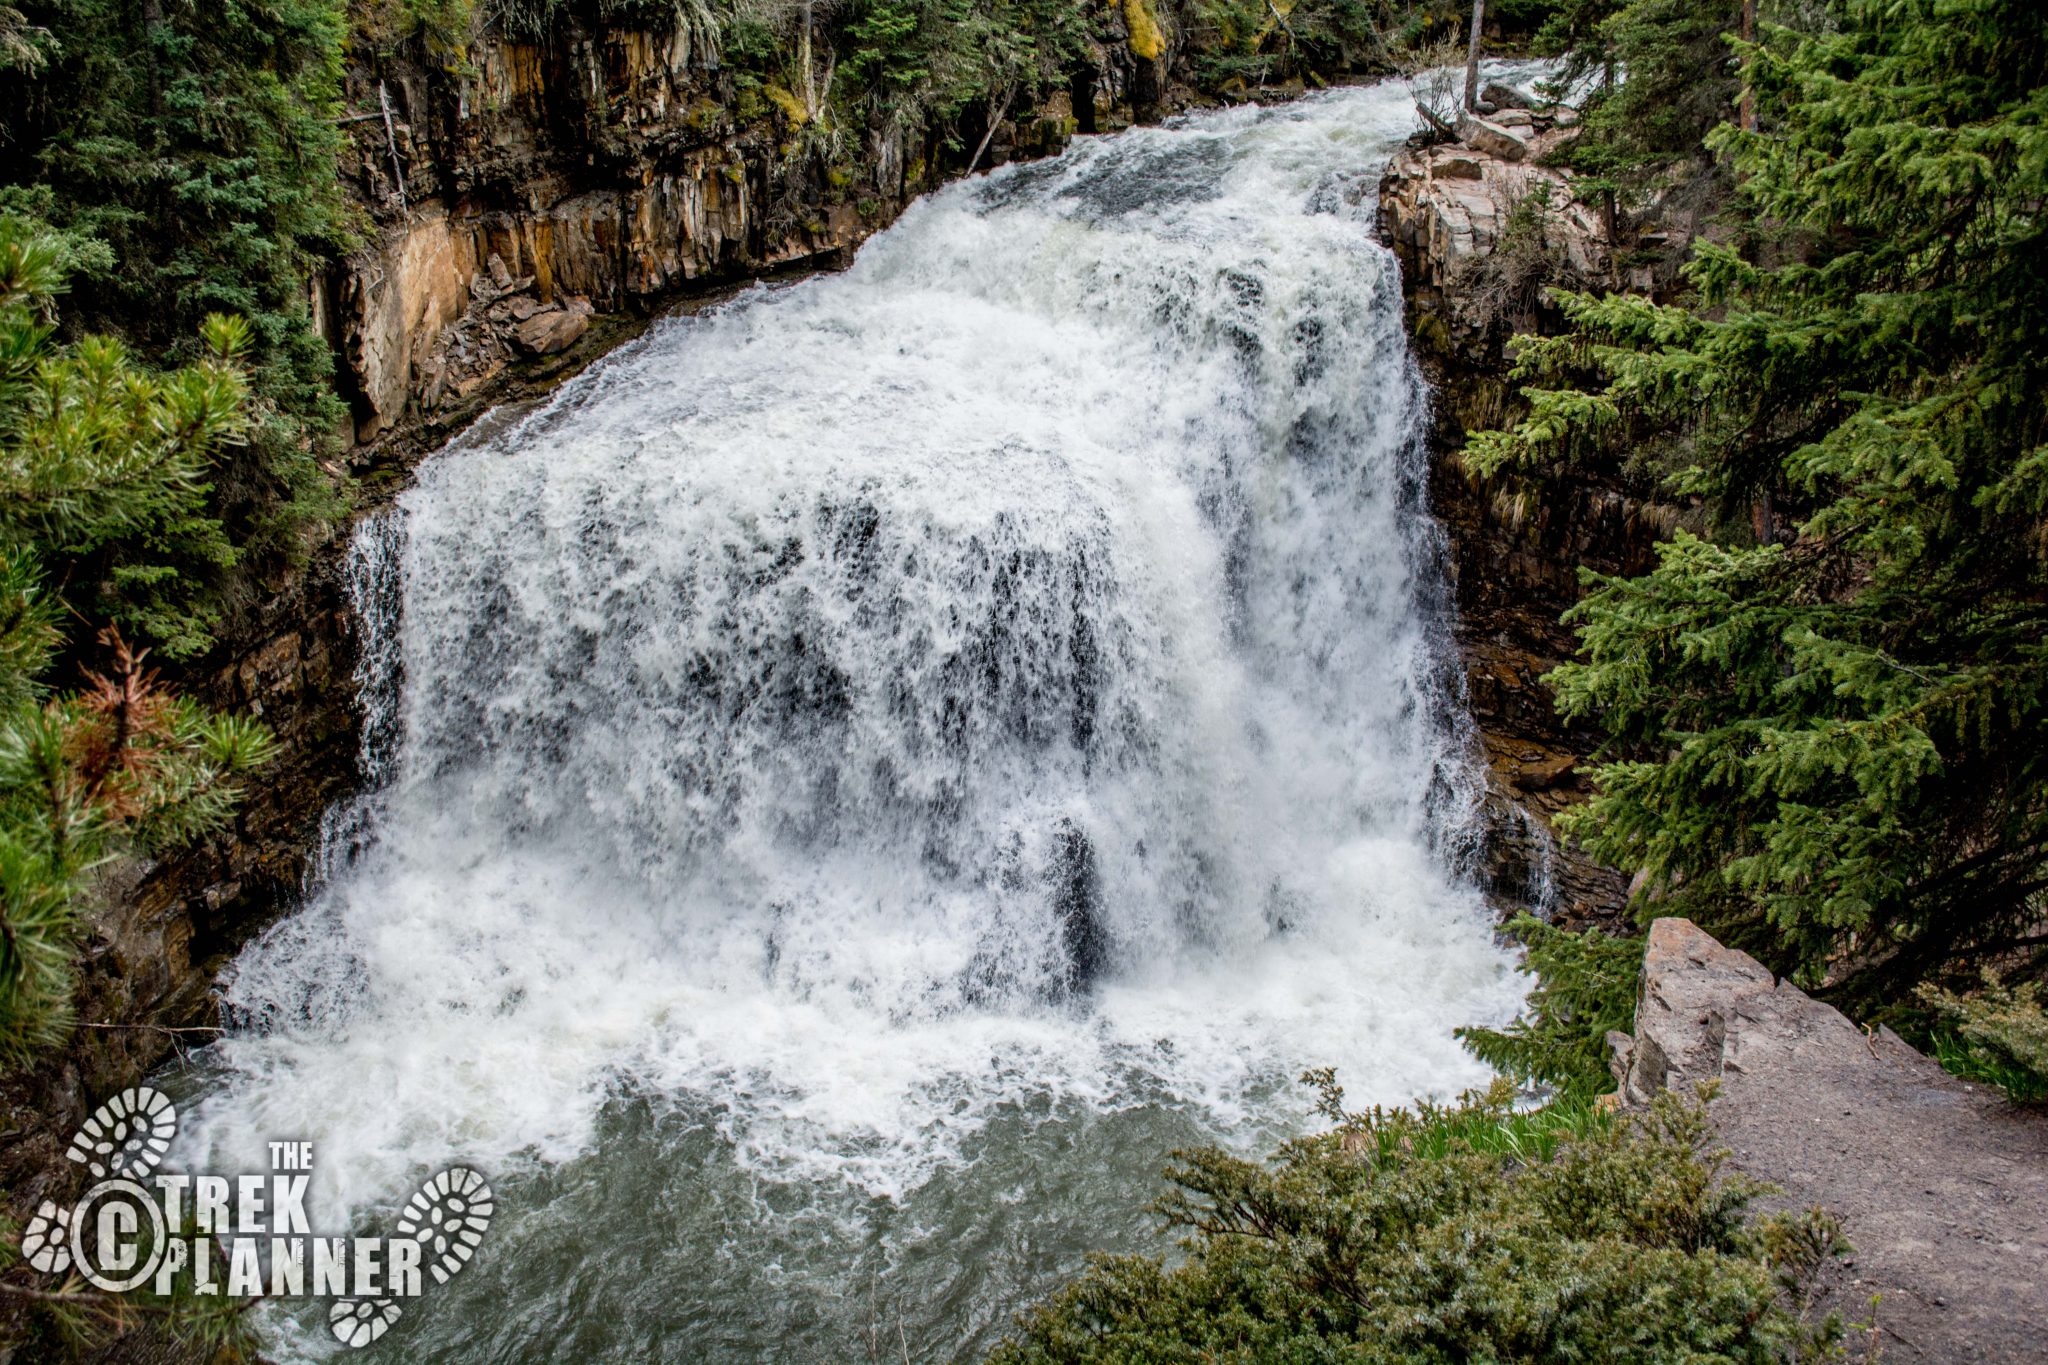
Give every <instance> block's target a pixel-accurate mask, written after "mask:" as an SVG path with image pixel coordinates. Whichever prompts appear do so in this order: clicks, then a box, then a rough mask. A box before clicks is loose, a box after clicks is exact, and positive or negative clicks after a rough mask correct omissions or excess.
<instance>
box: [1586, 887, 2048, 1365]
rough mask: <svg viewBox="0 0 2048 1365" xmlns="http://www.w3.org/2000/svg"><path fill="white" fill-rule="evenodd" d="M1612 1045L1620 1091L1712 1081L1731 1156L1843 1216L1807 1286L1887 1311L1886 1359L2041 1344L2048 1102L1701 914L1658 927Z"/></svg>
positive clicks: (1788, 1199)
mask: <svg viewBox="0 0 2048 1365" xmlns="http://www.w3.org/2000/svg"><path fill="white" fill-rule="evenodd" d="M1610 1042H1612V1043H1614V1044H1615V1067H1616V1070H1617V1072H1618V1073H1619V1075H1620V1076H1621V1078H1622V1095H1623V1098H1624V1101H1625V1102H1626V1103H1628V1104H1631V1105H1639V1104H1643V1103H1646V1102H1647V1101H1648V1100H1649V1099H1650V1097H1652V1096H1653V1095H1655V1094H1656V1093H1657V1092H1659V1091H1662V1090H1678V1091H1690V1090H1692V1089H1693V1088H1694V1087H1695V1086H1696V1085H1697V1084H1699V1083H1700V1082H1702V1081H1713V1082H1717V1083H1718V1085H1719V1093H1718V1094H1717V1096H1716V1098H1715V1099H1714V1101H1713V1103H1712V1105H1711V1106H1710V1107H1709V1111H1708V1112H1709V1115H1710V1116H1711V1118H1712V1120H1713V1123H1714V1128H1715V1130H1716V1132H1717V1133H1718V1134H1719V1136H1720V1138H1721V1140H1722V1141H1723V1142H1725V1143H1726V1144H1727V1146H1728V1149H1729V1151H1730V1153H1731V1155H1732V1157H1733V1159H1734V1164H1735V1166H1736V1167H1737V1168H1739V1169H1741V1170H1742V1171H1744V1172H1746V1173H1748V1174H1749V1175H1751V1176H1753V1177H1755V1178H1757V1179H1759V1180H1764V1181H1768V1182H1769V1183H1770V1184H1772V1185H1774V1186H1776V1187H1777V1189H1778V1190H1779V1191H1780V1193H1779V1194H1778V1195H1777V1196H1775V1197H1774V1200H1773V1202H1775V1203H1776V1204H1778V1205H1780V1206H1783V1207H1790V1208H1795V1209H1800V1208H1807V1207H1811V1206H1814V1205H1818V1206H1819V1207H1821V1208H1823V1209H1825V1210H1826V1211H1827V1212H1829V1213H1830V1214H1832V1215H1833V1216H1834V1217H1836V1218H1837V1219H1838V1220H1839V1221H1840V1222H1841V1224H1842V1229H1843V1232H1844V1234H1845V1235H1846V1237H1847V1240H1848V1242H1849V1243H1850V1244H1851V1246H1852V1247H1853V1248H1854V1255H1853V1257H1851V1258H1849V1259H1844V1260H1839V1261H1831V1262H1829V1263H1827V1264H1826V1265H1825V1266H1824V1267H1823V1268H1822V1270H1821V1272H1820V1273H1819V1275H1818V1277H1817V1279H1816V1282H1815V1283H1814V1284H1813V1285H1812V1286H1811V1287H1810V1292H1811V1294H1812V1297H1813V1300H1814V1308H1813V1313H1814V1315H1815V1316H1816V1317H1817V1316H1819V1315H1820V1314H1822V1313H1825V1312H1827V1311H1829V1310H1835V1311H1839V1312H1840V1313H1841V1314H1842V1316H1843V1318H1844V1319H1845V1320H1849V1321H1852V1322H1866V1323H1867V1322H1870V1321H1871V1320H1872V1318H1873V1314H1874V1317H1875V1322H1876V1326H1874V1327H1872V1328H1870V1329H1868V1332H1869V1340H1868V1342H1867V1344H1868V1345H1869V1346H1871V1347H1872V1348H1874V1347H1875V1346H1876V1344H1877V1339H1878V1338H1880V1337H1881V1338H1882V1343H1883V1354H1884V1358H1885V1359H1886V1360H1887V1361H1895V1362H1896V1361H1972V1362H1999V1363H2000V1365H2005V1363H2007V1362H2010V1365H2020V1363H2021V1362H2028V1365H2032V1363H2033V1362H2038V1361H2041V1360H2043V1359H2048V1276H2044V1275H2043V1274H2042V1268H2043V1266H2048V1118H2044V1117H2043V1116H2041V1115H2038V1114H2029V1113H2026V1112H2023V1111H2019V1110H2016V1109H2014V1108H2013V1107H2012V1106H2011V1105H2010V1104H2008V1103H2007V1102H2006V1101H2005V1099H2004V1098H2003V1097H2002V1096H2000V1095H1998V1094H1996V1093H1995V1092H1992V1091H1990V1090H1987V1089H1986V1088H1984V1087H1982V1086H1977V1085H1972V1084H1970V1083H1969V1082H1967V1081H1963V1080H1959V1079H1957V1078H1956V1077H1954V1076H1951V1075H1949V1074H1948V1073H1947V1072H1945V1071H1943V1070H1942V1069H1941V1068H1940V1067H1939V1066H1937V1065H1935V1063H1934V1062H1933V1061H1931V1060H1930V1059H1928V1058H1926V1057H1923V1056H1922V1055H1920V1054H1919V1053H1918V1052H1916V1051H1914V1050H1913V1049H1912V1048H1910V1047H1908V1046H1907V1045H1906V1044H1905V1043H1904V1042H1903V1041H1901V1040H1900V1039H1899V1037H1898V1036H1897V1035H1896V1034H1894V1033H1893V1032H1892V1031H1891V1030H1890V1029H1886V1028H1878V1029H1874V1030H1869V1031H1866V1030H1864V1029H1860V1028H1858V1027H1857V1026H1856V1025H1855V1024H1853V1023H1851V1022H1850V1021H1849V1020H1848V1019H1847V1018H1845V1017H1843V1015H1842V1014H1841V1012H1840V1011H1838V1010H1836V1009H1834V1008H1833V1007H1832V1006H1830V1005H1827V1004H1825V1003H1823V1002H1821V1001H1819V1000H1815V999H1813V998H1812V997H1811V996H1809V995H1807V994H1806V992H1804V991H1802V990H1800V989H1799V988H1798V987H1797V986H1795V985H1793V984H1792V983H1791V982H1790V981H1779V980H1776V979H1774V978H1773V977H1772V975H1771V973H1770V972H1769V970H1767V969H1766V968H1765V967H1764V966H1763V965H1762V964H1761V963H1759V962H1758V961H1757V960H1756V959H1755V958H1753V957H1751V956H1749V955H1748V954H1747V953H1741V952H1737V951H1735V950H1734V949H1731V948H1726V947H1723V946H1722V945H1721V944H1720V943H1718V942H1716V941H1715V940H1714V939H1713V938H1712V936H1710V935H1708V934H1707V933H1705V932H1704V931H1703V930H1701V929H1700V928H1699V927H1698V926H1696V925H1694V924H1693V923H1692V922H1691V921H1689V920H1683V919H1660V920H1658V921H1657V922H1656V923H1655V924H1653V925H1652V926H1651V927H1650V935H1649V944H1648V947H1647V952H1646V954H1645V956H1644V959H1643V983H1642V994H1641V997H1640V999H1639V1001H1638V1003H1637V1006H1636V1028H1635V1033H1634V1035H1633V1036H1630V1035H1627V1034H1615V1035H1610ZM1873 1305H1874V1306H1873ZM1865 1344H1866V1343H1864V1342H1858V1343H1856V1349H1855V1351H1853V1352H1852V1354H1861V1353H1862V1351H1863V1349H1864V1346H1865ZM1873 1354H1874V1350H1873Z"/></svg>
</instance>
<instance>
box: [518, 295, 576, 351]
mask: <svg viewBox="0 0 2048 1365" xmlns="http://www.w3.org/2000/svg"><path fill="white" fill-rule="evenodd" d="M589 326H590V302H589V300H587V299H581V298H578V299H571V300H570V301H569V302H568V303H567V304H565V305H563V306H561V307H558V308H548V309H544V310H542V311H540V312H536V313H534V314H533V315H532V316H531V317H528V318H527V319H526V320H525V321H524V322H520V323H517V324H515V325H514V326H513V328H512V342H513V344H514V345H516V346H517V347H518V348H519V349H520V350H522V351H524V352H526V353H527V354H528V355H554V354H555V353H556V352H557V351H566V350H568V349H569V348H570V347H571V346H573V345H575V344H576V341H577V339H578V338H579V337H581V336H582V335H583V333H584V332H585V331H586V330H587V329H588V328H589Z"/></svg>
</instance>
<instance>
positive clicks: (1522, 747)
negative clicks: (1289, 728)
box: [1380, 86, 1677, 923]
mask: <svg viewBox="0 0 2048 1365" xmlns="http://www.w3.org/2000/svg"><path fill="white" fill-rule="evenodd" d="M1487 94H1488V97H1489V99H1490V100H1491V101H1492V102H1493V103H1495V104H1502V105H1504V104H1509V103H1511V102H1513V101H1517V100H1519V102H1520V103H1521V104H1523V105H1529V104H1532V103H1533V102H1532V101H1529V100H1527V99H1526V98H1524V97H1520V96H1518V95H1516V94H1515V92H1513V91H1509V90H1506V89H1505V88H1504V87H1498V86H1495V87H1490V88H1489V90H1488V92H1487ZM1574 122H1575V118H1574V116H1573V114H1572V112H1571V111H1570V110H1568V109H1563V108H1555V107H1552V108H1545V107H1542V106H1537V107H1535V108H1533V109H1532V108H1527V107H1521V108H1506V109H1503V110H1501V111H1500V112H1497V113H1495V114H1493V115H1491V116H1488V117H1486V118H1475V117H1474V116H1472V115H1469V114H1468V115H1465V116H1464V117H1463V118H1461V119H1460V121H1459V123H1458V125H1457V127H1458V130H1459V132H1460V136H1461V140H1458V141H1446V140H1444V132H1446V131H1448V130H1444V131H1440V132H1439V133H1437V134H1436V135H1434V136H1432V135H1428V134H1425V135H1420V136H1418V138H1417V140H1416V144H1415V145H1411V147H1410V148H1409V149H1408V150H1407V151H1406V152H1404V153H1403V154H1401V155H1400V156H1397V157H1396V158H1395V159H1394V160H1393V162H1392V163H1391V164H1390V165H1389V166H1388V167H1387V170H1386V173H1385V175H1384V176H1383V178H1382V180H1381V184H1380V229H1381V234H1382V236H1383V237H1384V239H1385V240H1386V242H1387V244H1388V246H1389V247H1391V248H1392V249H1393V251H1394V253H1395V255H1396V256H1397V257H1399V259H1400V262H1401V273H1402V288H1403V291H1404V293H1405V294H1406V297H1407V302H1408V310H1409V323H1410V327H1411V329H1412V331H1413V333H1414V338H1415V344H1416V352H1417V355H1418V357H1419V358H1420V359H1421V362H1422V364H1423V366H1424V369H1425V371H1426V372H1427V373H1428V375H1429V377H1430V379H1431V381H1432V383H1433V385H1434V388H1435V409H1434V419H1435V430H1434V433H1433V441H1432V455H1433V460H1432V465H1431V477H1430V495H1431V500H1432V503H1433V505H1434V508H1435V511H1436V514H1437V516H1438V517H1439V518H1440V519H1441V520H1442V521H1443V523H1444V526H1445V529H1446V531H1447V532H1448V535H1449V540H1450V546H1451V565H1450V568H1451V573H1452V575H1453V578H1454V580H1455V584H1456V596H1457V604H1458V616H1459V622H1458V627H1459V643H1460V645H1461V647H1462V650H1463V653H1464V658H1465V665H1466V670H1465V671H1466V685H1467V690H1468V695H1469V698H1470V702H1471V706H1472V711H1473V715H1474V717H1475V719H1476V720H1477V721H1478V724H1479V728H1480V731H1481V735H1482V738H1483V740H1484V743H1485V745H1486V751H1487V758H1488V760H1489V764H1490V767H1491V769H1492V777H1493V782H1492V789H1491V791H1490V793H1489V796H1488V806H1489V811H1488V815H1489V821H1488V823H1489V828H1490V831H1491V836H1490V840H1489V848H1488V854H1487V875H1488V877H1489V879H1490V882H1491V885H1492V889H1493V891H1494V893H1495V896H1496V899H1497V900H1499V901H1501V902H1503V903H1504V904H1506V905H1509V906H1512V905H1517V904H1528V903H1531V902H1533V901H1535V900H1536V899H1538V898H1539V897H1540V896H1541V895H1542V894H1543V893H1544V892H1545V891H1546V890H1547V891H1548V893H1549V896H1550V899H1551V901H1552V904H1553V905H1554V907H1555V909H1556V911H1557V914H1558V915H1559V916H1560V917H1561V919H1562V920H1563V921H1564V922H1566V923H1582V922H1587V921H1592V920H1609V921H1611V920H1614V919H1616V918H1618V917H1619V915H1620V914H1621V911H1622V907H1623V905H1624V903H1625V901H1626V899H1627V883H1626V880H1625V879H1624V878H1623V877H1622V876H1621V875H1620V874H1619V873H1616V872H1614V871H1613V870H1612V869H1608V868H1603V867H1600V866H1598V865H1596V864H1594V863H1592V862H1590V861H1589V860H1587V859H1586V858H1585V857H1583V855H1580V854H1579V853H1577V852H1576V851H1575V850H1573V849H1571V848H1569V847H1567V846H1564V845H1562V844H1561V843H1560V842H1559V841H1558V840H1556V839H1555V838H1554V837H1553V836H1552V835H1551V833H1550V820H1551V818H1552V817H1553V816H1555V815H1556V814H1557V813H1558V812H1559V811H1561V810H1563V809H1564V808H1565V807H1566V806H1568V805H1570V804H1572V803H1574V802H1576V801H1579V800H1582V799H1583V798H1584V795H1585V793H1584V789H1583V786H1582V782H1581V779H1580V778H1579V777H1578V776H1577V775H1576V772H1575V770H1576V769H1577V768H1578V767H1579V766H1580V763H1581V761H1582V760H1583V758H1584V756H1585V755H1587V754H1588V753H1589V752H1590V751H1591V749H1592V747H1593V745H1594V743H1595V742H1596V740H1595V736H1594V735H1592V734H1591V733H1589V732H1587V731H1584V730H1582V729H1578V728H1575V727H1572V726H1568V725H1566V724H1564V723H1563V722H1562V721H1560V719H1559V718H1558V716H1557V715H1556V713H1555V711H1554V710H1553V708H1552V704H1551V693H1550V689H1549V688H1548V687H1546V686H1545V685H1544V684H1543V683H1542V682H1541V681H1540V679H1541V678H1542V676H1543V674H1545V673H1547V672H1548V671H1549V670H1550V669H1552V668H1554V667H1556V666H1557V665H1558V664H1559V663H1562V662H1564V661H1565V660H1566V659H1568V658H1570V657H1571V655H1572V652H1573V648H1574V642H1573V639H1572V636H1571V632H1570V631H1569V630H1568V629H1567V628H1566V627H1564V626H1562V625H1561V624H1559V619H1558V618H1559V617H1560V616H1561V615H1562V614H1563V613H1564V612H1565V611H1566V610H1567V609H1568V608H1569V607H1571V605H1572V604H1573V603H1574V602H1576V601H1577V600H1578V597H1579V592H1580V586H1579V573H1580V571H1581V570H1582V569H1592V570H1595V571H1598V572H1602V573H1637V572H1641V571H1642V570H1643V569H1645V568H1647V567H1648V565H1649V562H1650V557H1651V553H1652V549H1651V547H1652V546H1653V545H1655V543H1656V541H1657V540H1658V539H1659V538H1660V537H1662V536H1664V535H1667V534H1668V533H1669V532H1670V530H1671V528H1672V526H1673V525H1675V524H1676V520H1677V510H1676V509H1674V508H1671V507H1668V506H1663V505H1660V504H1656V503H1653V502H1646V501H1644V500H1642V499H1640V498H1637V497H1633V496H1631V495H1630V494H1628V493H1627V492H1625V491H1623V490H1622V489H1619V488H1616V487H1613V486H1611V485H1608V484H1605V483H1602V482H1601V481H1599V480H1598V479H1589V478H1585V477H1582V476H1579V475H1577V474H1574V473H1571V472H1565V473H1562V474H1560V475H1559V476H1557V477H1555V478H1551V479H1547V480H1546V482H1545V484H1544V487H1543V489H1542V494H1541V496H1540V497H1532V496H1529V495H1528V493H1527V492H1526V490H1516V489H1512V488H1507V487H1504V486H1492V485H1487V484H1484V483H1481V482H1480V481H1478V480H1476V479H1473V478H1471V477H1470V476H1469V475H1468V474H1467V472H1466V470H1465V468H1464V466H1463V463H1462V462H1461V460H1460V452H1461V451H1462V449H1463V447H1464V443H1465V433H1466V432H1467V431H1468V430H1474V429H1479V428H1483V427H1491V426H1495V425H1497V424H1499V423H1501V422H1504V421H1508V420H1512V419H1513V417H1514V415H1515V405H1516V401H1517V400H1516V398H1515V396H1514V386H1513V384H1512V382H1511V381H1510V380H1509V378H1508V371H1509V369H1510V366H1511V364H1512V357H1511V356H1510V355H1509V354H1507V348H1508V346H1509V344H1510V342H1509V339H1510V338H1511V336H1512V335H1513V334H1514V333H1515V332H1516V331H1518V330H1520V331H1529V330H1545V329H1548V328H1550V327H1553V326H1554V325H1555V324H1556V323H1557V321H1558V318H1557V315H1556V313H1555V311H1554V309H1552V308H1551V307H1550V306H1549V304H1548V303H1547V301H1546V299H1545V297H1544V295H1543V289H1544V288H1545V287H1546V286H1549V285H1566V286H1571V285H1594V284H1603V285H1604V284H1611V283H1613V267H1612V261H1611V257H1612V252H1611V250H1610V247H1609V237H1608V233H1607V231H1606V230H1605V226H1604V224H1603V223H1602V222H1601V220H1600V218H1599V216H1598V215H1597V214H1595V213H1594V212H1592V211H1591V210H1589V209H1587V208H1586V207H1585V206H1584V205H1581V204H1579V203H1577V202H1576V201H1575V199H1574V197H1573V191H1572V186H1571V175H1570V173H1569V172H1568V171H1563V170H1558V169H1554V168H1552V167H1550V166H1547V165H1545V164H1543V159H1544V158H1545V157H1546V156H1547V155H1548V154H1549V153H1550V152H1552V151H1553V150H1555V149H1556V147H1557V146H1558V145H1559V143H1560V142H1562V141H1563V140H1564V139H1566V138H1569V137H1571V136H1573V133H1572V131H1571V127H1572V125H1573V124H1574Z"/></svg>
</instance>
